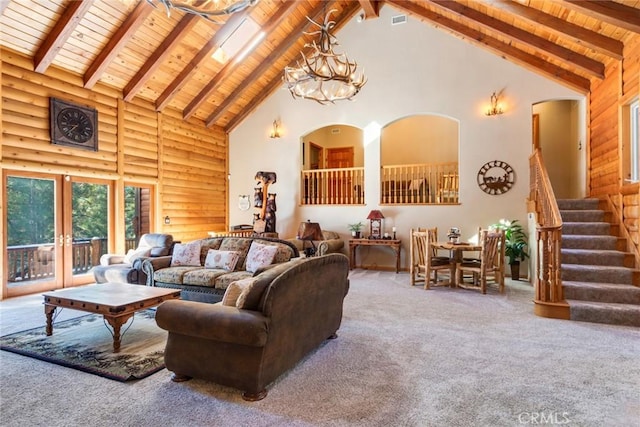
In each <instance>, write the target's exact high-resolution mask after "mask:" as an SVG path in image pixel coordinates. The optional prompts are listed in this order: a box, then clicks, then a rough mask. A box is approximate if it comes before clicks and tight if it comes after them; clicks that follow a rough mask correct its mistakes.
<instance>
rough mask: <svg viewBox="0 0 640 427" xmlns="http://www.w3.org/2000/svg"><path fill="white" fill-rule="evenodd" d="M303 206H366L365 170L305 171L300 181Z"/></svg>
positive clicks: (361, 168)
mask: <svg viewBox="0 0 640 427" xmlns="http://www.w3.org/2000/svg"><path fill="white" fill-rule="evenodd" d="M300 185H301V188H300V195H301V198H300V204H302V205H361V204H364V168H363V167H358V168H337V169H311V170H303V171H302V172H301V179H300Z"/></svg>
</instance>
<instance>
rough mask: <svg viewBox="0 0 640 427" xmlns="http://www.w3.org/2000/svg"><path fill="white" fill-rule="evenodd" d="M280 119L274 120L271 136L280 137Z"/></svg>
mask: <svg viewBox="0 0 640 427" xmlns="http://www.w3.org/2000/svg"><path fill="white" fill-rule="evenodd" d="M278 126H279V124H278V120H274V121H273V130H272V131H271V135H269V138H280V130H279V129H278Z"/></svg>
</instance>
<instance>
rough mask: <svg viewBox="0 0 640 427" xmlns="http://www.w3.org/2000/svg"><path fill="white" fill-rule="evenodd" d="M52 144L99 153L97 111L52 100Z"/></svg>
mask: <svg viewBox="0 0 640 427" xmlns="http://www.w3.org/2000/svg"><path fill="white" fill-rule="evenodd" d="M50 104H51V105H50V107H51V108H50V110H51V111H50V113H51V120H50V125H51V143H52V144H58V145H67V146H71V147H79V148H84V149H87V150H93V151H98V139H97V133H98V132H97V112H96V110H95V109H92V108H88V107H84V106H81V105H76V104H72V103H70V102H66V101H62V100H60V99H55V98H51V102H50Z"/></svg>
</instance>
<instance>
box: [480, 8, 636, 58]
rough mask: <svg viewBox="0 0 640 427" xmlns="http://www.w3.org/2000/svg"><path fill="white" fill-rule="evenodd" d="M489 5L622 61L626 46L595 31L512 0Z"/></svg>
mask: <svg viewBox="0 0 640 427" xmlns="http://www.w3.org/2000/svg"><path fill="white" fill-rule="evenodd" d="M489 4H490V5H491V6H493V7H495V8H497V9H500V10H503V11H506V12H509V13H511V14H513V15H515V16H517V17H518V18H520V19H523V20H526V21H528V22H529V23H531V24H533V25H543V26H544V27H545V28H547V29H548V30H549V31H550V32H552V33H553V34H555V35H557V36H560V37H564V38H569V39H570V40H571V41H572V42H573V43H576V44H579V45H582V46H585V47H587V48H590V49H593V50H595V51H596V52H599V53H602V54H604V55H607V56H610V57H612V58H615V59H622V49H623V48H624V44H623V43H622V42H621V41H619V40H616V39H613V38H610V37H607V36H603V35H602V34H600V33H597V32H595V31H591V30H588V29H586V28H584V27H581V26H579V25H575V24H572V23H570V22H567V21H565V20H564V19H560V18H557V17H555V16H553V15H549V14H547V13H544V12H542V11H540V10H538V9H534V8H533V7H527V6H525V5H522V4H520V3H517V2H515V1H511V0H493V1H491V2H489Z"/></svg>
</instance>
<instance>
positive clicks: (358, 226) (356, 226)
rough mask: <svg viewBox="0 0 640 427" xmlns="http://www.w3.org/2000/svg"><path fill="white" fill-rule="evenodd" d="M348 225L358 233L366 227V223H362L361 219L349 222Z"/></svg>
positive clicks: (350, 229)
mask: <svg viewBox="0 0 640 427" xmlns="http://www.w3.org/2000/svg"><path fill="white" fill-rule="evenodd" d="M348 227H349V231H355V232H356V233H357V232H359V231H360V230H362V227H364V224H363V223H362V221H360V222H357V223H355V224H349V225H348Z"/></svg>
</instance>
